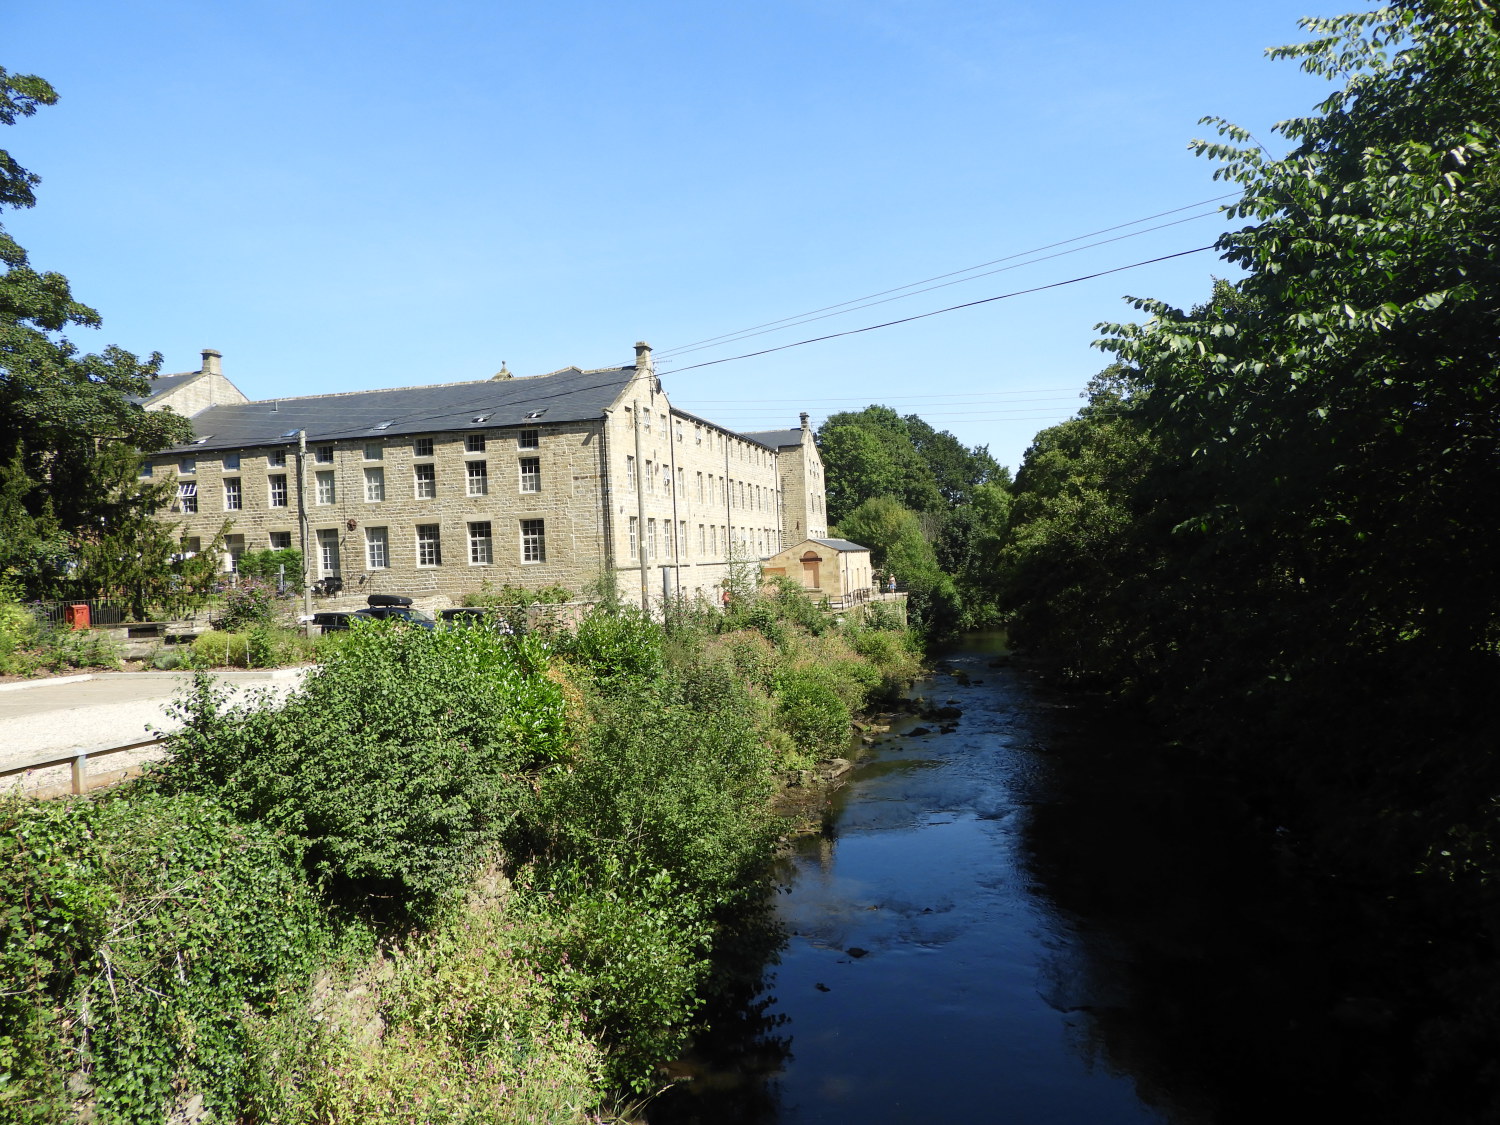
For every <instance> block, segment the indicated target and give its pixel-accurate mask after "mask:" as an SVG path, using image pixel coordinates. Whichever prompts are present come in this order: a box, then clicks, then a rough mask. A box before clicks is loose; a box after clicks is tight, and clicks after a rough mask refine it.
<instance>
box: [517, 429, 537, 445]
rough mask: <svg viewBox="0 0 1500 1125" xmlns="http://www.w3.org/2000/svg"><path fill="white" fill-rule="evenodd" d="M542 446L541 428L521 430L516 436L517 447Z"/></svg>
mask: <svg viewBox="0 0 1500 1125" xmlns="http://www.w3.org/2000/svg"><path fill="white" fill-rule="evenodd" d="M541 447H542V431H541V430H522V431H521V432H520V434H519V435H517V437H516V448H517V449H540V448H541Z"/></svg>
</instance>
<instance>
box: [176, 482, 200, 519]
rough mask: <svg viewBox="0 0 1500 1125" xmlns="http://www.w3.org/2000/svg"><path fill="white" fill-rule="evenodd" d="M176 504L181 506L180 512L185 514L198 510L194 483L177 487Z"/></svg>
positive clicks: (196, 486) (195, 483) (196, 487)
mask: <svg viewBox="0 0 1500 1125" xmlns="http://www.w3.org/2000/svg"><path fill="white" fill-rule="evenodd" d="M177 502H178V503H179V504H181V505H182V510H183V511H184V512H187V513H192V512H196V511H197V510H198V485H197V482H195V481H188V482H187V483H185V484H179V485H178V486H177Z"/></svg>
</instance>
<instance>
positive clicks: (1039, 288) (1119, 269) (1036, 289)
mask: <svg viewBox="0 0 1500 1125" xmlns="http://www.w3.org/2000/svg"><path fill="white" fill-rule="evenodd" d="M1213 248H1214V247H1213V244H1212V243H1210V244H1209V245H1207V246H1195V247H1193V249H1191V250H1179V251H1177V253H1175V254H1163V255H1162V256H1161V257H1159V258H1147V259H1146V260H1144V261H1140V262H1131V263H1130V264H1129V265H1128V266H1116V267H1115V268H1114V269H1108V270H1100V271H1099V272H1098V273H1088V274H1084V275H1083V276H1082V277H1070V278H1068V279H1067V280H1066V281H1054V282H1051V283H1050V284H1047V285H1033V286H1032V287H1031V288H1030V289H1016V290H1013V291H1011V292H1009V293H1001V294H998V295H997V296H994V297H981V298H980V299H979V300H977V301H965V302H964V303H963V304H961V305H949V306H948V307H947V308H945V309H933V310H932V311H931V312H924V313H917V314H915V315H914V316H903V317H901V318H900V319H898V320H887V321H883V322H882V323H880V324H867V325H865V326H864V327H863V328H849V329H846V330H844V331H843V332H830V333H829V334H828V335H826V336H813V337H811V338H809V339H806V340H796V341H793V342H792V343H790V344H779V345H777V346H776V347H774V348H762V349H760V351H756V352H746V353H745V354H744V355H731V356H726V357H724V358H723V359H709V360H704V361H703V362H702V363H693V364H689V365H688V366H687V367H679V368H677V369H675V370H674V371H673V372H672V374H673V375H681V374H682V373H683V372H684V371H694V370H697V369H698V368H700V367H714V366H716V365H717V364H720V363H733V362H735V361H736V360H740V359H753V358H755V357H756V356H758V355H770V354H771V353H772V352H784V351H786V350H787V349H788V348H800V347H802V346H803V345H805V344H819V343H822V342H823V341H824V340H837V339H838V338H839V337H841V336H857V335H859V334H860V333H861V332H874V331H875V330H876V329H879V328H891V327H893V326H894V325H897V324H910V323H911V322H912V321H914V320H926V319H927V318H928V317H930V316H941V315H942V314H943V313H950V312H957V311H958V310H959V309H972V308H974V307H975V306H976V305H988V304H990V303H992V302H994V301H1005V300H1009V299H1010V298H1011V297H1024V296H1025V295H1026V294H1028V293H1041V292H1044V291H1045V290H1048V289H1061V288H1062V287H1063V286H1064V285H1077V284H1078V283H1079V282H1080V281H1093V280H1094V279H1095V278H1098V277H1108V276H1109V275H1110V274H1112V273H1124V272H1125V271H1126V270H1133V269H1139V268H1140V267H1141V266H1152V265H1155V264H1156V263H1157V262H1169V261H1171V260H1172V259H1173V258H1185V257H1187V256H1188V255H1189V254H1201V253H1203V251H1205V250H1212V249H1213Z"/></svg>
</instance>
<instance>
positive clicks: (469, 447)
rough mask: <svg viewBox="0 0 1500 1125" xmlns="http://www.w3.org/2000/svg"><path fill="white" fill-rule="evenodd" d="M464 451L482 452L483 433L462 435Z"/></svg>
mask: <svg viewBox="0 0 1500 1125" xmlns="http://www.w3.org/2000/svg"><path fill="white" fill-rule="evenodd" d="M464 452H465V453H483V452H484V435H483V434H465V435H464Z"/></svg>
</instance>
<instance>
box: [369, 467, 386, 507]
mask: <svg viewBox="0 0 1500 1125" xmlns="http://www.w3.org/2000/svg"><path fill="white" fill-rule="evenodd" d="M384 499H385V470H384V469H380V468H375V469H366V470H365V501H366V502H367V503H372V504H373V503H375V502H376V501H379V500H384Z"/></svg>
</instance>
